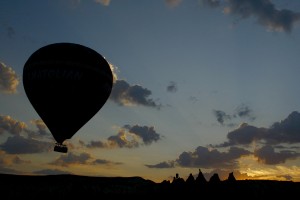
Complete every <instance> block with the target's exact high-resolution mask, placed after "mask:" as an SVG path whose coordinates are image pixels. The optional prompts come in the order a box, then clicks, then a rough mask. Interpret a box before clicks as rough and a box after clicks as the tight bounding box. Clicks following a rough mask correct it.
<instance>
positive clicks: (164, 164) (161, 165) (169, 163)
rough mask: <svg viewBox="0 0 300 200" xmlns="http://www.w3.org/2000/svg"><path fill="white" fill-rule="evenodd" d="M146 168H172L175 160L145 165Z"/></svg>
mask: <svg viewBox="0 0 300 200" xmlns="http://www.w3.org/2000/svg"><path fill="white" fill-rule="evenodd" d="M145 166H146V167H148V168H160V169H164V168H174V167H175V161H164V162H161V163H158V164H155V165H145Z"/></svg>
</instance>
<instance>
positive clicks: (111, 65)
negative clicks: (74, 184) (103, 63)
mask: <svg viewBox="0 0 300 200" xmlns="http://www.w3.org/2000/svg"><path fill="white" fill-rule="evenodd" d="M108 65H109V67H110V70H111V72H112V75H113V83H115V82H116V81H117V80H118V74H117V72H118V71H119V69H118V67H117V66H115V65H113V64H112V63H110V62H108Z"/></svg>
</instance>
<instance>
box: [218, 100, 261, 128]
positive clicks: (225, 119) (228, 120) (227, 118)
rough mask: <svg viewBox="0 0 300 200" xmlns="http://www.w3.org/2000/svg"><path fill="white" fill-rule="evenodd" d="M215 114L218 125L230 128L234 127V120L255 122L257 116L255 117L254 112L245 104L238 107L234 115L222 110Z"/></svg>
mask: <svg viewBox="0 0 300 200" xmlns="http://www.w3.org/2000/svg"><path fill="white" fill-rule="evenodd" d="M213 114H214V116H215V117H216V119H217V121H218V123H220V124H221V125H223V126H225V125H226V126H229V127H232V126H234V125H235V123H234V121H233V120H234V119H238V118H240V119H243V120H249V121H254V120H255V116H254V115H253V111H252V110H251V109H250V108H249V106H247V105H245V104H241V105H239V106H237V107H236V109H235V111H234V113H233V114H227V113H226V112H225V111H222V110H213Z"/></svg>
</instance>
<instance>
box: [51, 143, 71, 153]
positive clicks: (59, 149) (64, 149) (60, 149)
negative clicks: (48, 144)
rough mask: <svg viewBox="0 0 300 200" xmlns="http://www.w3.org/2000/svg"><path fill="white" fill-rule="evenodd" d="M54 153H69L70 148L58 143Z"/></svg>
mask: <svg viewBox="0 0 300 200" xmlns="http://www.w3.org/2000/svg"><path fill="white" fill-rule="evenodd" d="M54 151H56V152H60V153H67V152H68V147H67V146H66V145H64V144H59V143H56V144H55V147H54Z"/></svg>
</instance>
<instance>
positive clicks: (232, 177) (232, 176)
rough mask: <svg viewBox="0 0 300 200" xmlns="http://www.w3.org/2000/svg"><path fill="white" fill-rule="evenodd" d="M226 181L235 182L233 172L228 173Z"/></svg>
mask: <svg viewBox="0 0 300 200" xmlns="http://www.w3.org/2000/svg"><path fill="white" fill-rule="evenodd" d="M227 181H228V182H235V181H236V179H235V177H234V175H233V172H231V173H229V175H228V178H227Z"/></svg>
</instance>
